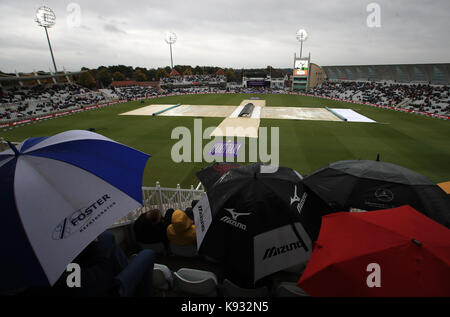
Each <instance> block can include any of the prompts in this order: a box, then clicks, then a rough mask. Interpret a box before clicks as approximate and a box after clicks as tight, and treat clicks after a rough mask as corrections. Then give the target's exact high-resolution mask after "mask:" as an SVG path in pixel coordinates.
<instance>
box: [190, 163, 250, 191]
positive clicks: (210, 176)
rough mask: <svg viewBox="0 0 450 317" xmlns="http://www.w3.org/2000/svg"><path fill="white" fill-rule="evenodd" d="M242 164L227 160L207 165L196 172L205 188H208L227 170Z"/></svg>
mask: <svg viewBox="0 0 450 317" xmlns="http://www.w3.org/2000/svg"><path fill="white" fill-rule="evenodd" d="M240 166H242V165H240V164H235V163H228V162H220V163H219V162H217V163H214V164H212V165H209V166H207V167H205V168H203V169H202V170H200V171H198V172H197V174H196V175H197V177H198V179H199V180H200V182H201V183H202V184H203V186H204V187H205V189H206V190H208V189H210V188H211V187H212V186H213V185H214V183H215V182H216V181H217V180H218V179H219V178H221V177H222V176H223V174H225V173H226V172H228V170H230V169H232V168H236V167H240Z"/></svg>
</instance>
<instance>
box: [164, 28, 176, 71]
mask: <svg viewBox="0 0 450 317" xmlns="http://www.w3.org/2000/svg"><path fill="white" fill-rule="evenodd" d="M176 41H177V35H176V33H175V32H167V33H166V43H167V44H169V46H170V66H171V69H173V57H172V45H173V44H175V43H176Z"/></svg>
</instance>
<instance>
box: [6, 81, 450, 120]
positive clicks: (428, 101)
mask: <svg viewBox="0 0 450 317" xmlns="http://www.w3.org/2000/svg"><path fill="white" fill-rule="evenodd" d="M162 81H163V82H165V83H169V82H172V83H173V82H178V83H184V84H192V83H196V82H200V83H202V82H203V83H214V82H221V81H225V77H224V76H222V75H192V76H179V77H170V78H164V79H163V80H162ZM226 92H228V93H283V92H285V91H284V90H282V89H271V88H270V87H248V88H247V87H240V86H234V87H227V88H224V87H217V86H214V85H207V84H204V85H201V86H195V85H191V86H190V87H174V86H170V85H169V86H163V87H162V88H160V87H150V86H130V87H120V88H111V89H102V90H100V91H92V90H89V89H87V88H82V87H80V86H78V85H74V84H59V85H53V86H49V87H43V86H34V87H21V88H13V89H10V90H1V91H0V121H9V120H15V119H20V118H25V117H32V116H36V115H43V114H48V113H52V112H57V111H59V110H63V109H77V108H81V107H83V106H88V105H93V104H99V103H103V102H108V101H111V100H113V99H116V100H131V99H134V98H149V97H156V96H161V95H167V94H186V93H226ZM308 93H309V94H312V95H315V96H321V97H332V98H338V99H345V100H352V101H355V102H366V103H372V104H378V105H384V106H391V107H401V108H404V109H410V110H417V111H422V112H428V113H434V114H444V115H449V114H450V103H449V87H448V86H437V85H428V84H399V83H393V82H367V81H360V82H358V81H325V82H323V83H322V84H321V85H319V86H318V87H316V88H314V89H312V90H310V91H308Z"/></svg>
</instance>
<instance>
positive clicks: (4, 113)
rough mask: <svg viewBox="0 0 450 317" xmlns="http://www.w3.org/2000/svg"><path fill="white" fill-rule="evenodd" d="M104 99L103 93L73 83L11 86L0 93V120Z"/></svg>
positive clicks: (70, 107)
mask: <svg viewBox="0 0 450 317" xmlns="http://www.w3.org/2000/svg"><path fill="white" fill-rule="evenodd" d="M105 100H106V98H105V96H104V95H103V94H101V93H99V92H96V91H92V90H89V89H87V88H82V87H80V86H78V85H74V84H63V85H61V84H60V85H52V86H50V87H43V86H34V87H21V88H20V89H19V88H13V89H11V90H6V91H2V92H1V94H0V120H13V119H17V118H23V117H31V116H35V115H42V114H46V113H52V112H56V111H58V110H64V109H73V108H80V107H83V106H87V105H92V104H98V103H101V102H104V101H105Z"/></svg>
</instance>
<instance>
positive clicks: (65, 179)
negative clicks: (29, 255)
mask: <svg viewBox="0 0 450 317" xmlns="http://www.w3.org/2000/svg"><path fill="white" fill-rule="evenodd" d="M14 189H15V194H16V196H15V199H16V205H17V209H18V213H19V215H20V218H21V220H22V224H23V227H24V229H25V231H26V232H27V236H28V239H29V241H30V243H31V245H32V247H33V250H34V252H35V254H36V256H37V258H38V259H39V261H40V263H41V265H42V268H43V270H44V271H45V273H46V275H47V278H48V279H49V282H50V283H51V284H53V283H54V282H55V281H56V280H57V279H58V278H59V276H60V275H61V273H62V272H63V271H64V270H65V269H66V265H67V264H68V263H70V262H71V261H72V260H73V259H74V258H75V257H76V256H77V255H78V253H79V252H80V251H82V250H83V249H84V248H85V247H86V246H87V245H88V244H89V243H90V242H91V241H92V240H93V239H94V238H96V237H97V236H98V235H99V234H100V233H102V232H103V231H104V230H106V229H107V228H108V227H109V225H110V224H111V223H114V222H115V221H117V220H118V219H120V218H121V217H123V216H124V215H126V214H127V213H128V212H130V211H133V210H135V209H136V208H138V207H139V206H140V204H139V203H138V202H137V201H135V200H134V199H132V198H131V197H129V196H128V195H126V194H125V193H123V192H122V191H120V190H118V189H117V188H116V187H114V186H112V185H110V184H109V183H107V182H105V181H104V180H102V179H100V178H99V177H97V176H95V175H93V174H91V173H89V172H87V171H85V170H82V169H80V168H78V167H75V166H73V165H70V164H66V163H64V162H61V161H56V160H52V159H47V158H41V157H33V156H20V157H19V158H18V160H17V168H16V175H15V182H14ZM63 228H64V229H63Z"/></svg>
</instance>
